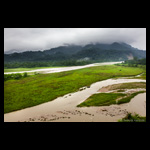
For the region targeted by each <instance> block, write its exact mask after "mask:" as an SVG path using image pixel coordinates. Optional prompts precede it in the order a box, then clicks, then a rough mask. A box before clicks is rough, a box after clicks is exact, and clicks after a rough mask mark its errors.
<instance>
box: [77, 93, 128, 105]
mask: <svg viewBox="0 0 150 150" xmlns="http://www.w3.org/2000/svg"><path fill="white" fill-rule="evenodd" d="M122 96H126V94H122V93H99V94H94V95H92V96H90V97H89V98H88V99H87V100H86V101H84V102H83V103H81V104H79V105H78V106H77V107H90V106H109V105H112V104H116V99H117V98H120V97H122Z"/></svg>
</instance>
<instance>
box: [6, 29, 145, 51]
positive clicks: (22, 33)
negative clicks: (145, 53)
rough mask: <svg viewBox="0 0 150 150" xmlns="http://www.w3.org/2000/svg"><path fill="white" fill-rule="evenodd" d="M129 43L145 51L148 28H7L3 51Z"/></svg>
mask: <svg viewBox="0 0 150 150" xmlns="http://www.w3.org/2000/svg"><path fill="white" fill-rule="evenodd" d="M91 42H92V43H96V42H100V43H113V42H126V43H128V44H131V45H132V46H134V47H136V48H139V49H144V50H145V49H146V28H4V51H5V52H6V51H9V50H12V49H16V50H18V51H24V50H44V49H50V48H53V47H57V46H61V45H64V44H65V43H68V44H77V45H78V44H79V45H85V44H88V43H91Z"/></svg>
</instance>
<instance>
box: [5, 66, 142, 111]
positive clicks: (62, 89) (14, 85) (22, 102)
mask: <svg viewBox="0 0 150 150" xmlns="http://www.w3.org/2000/svg"><path fill="white" fill-rule="evenodd" d="M142 72H144V70H143V69H142V68H137V67H136V68H134V67H122V66H115V65H110V66H96V67H90V68H84V69H80V70H73V71H67V72H60V73H52V74H39V75H35V76H29V77H27V78H23V79H20V80H8V81H5V82H4V113H8V112H12V111H15V110H20V109H23V108H27V107H31V106H35V105H38V104H41V103H44V102H48V101H52V100H54V99H55V98H57V97H59V96H63V95H65V94H67V93H71V92H76V91H78V90H79V88H81V87H83V86H89V85H91V84H92V83H94V82H97V81H101V80H105V79H108V78H114V77H124V76H134V75H138V74H141V73H142Z"/></svg>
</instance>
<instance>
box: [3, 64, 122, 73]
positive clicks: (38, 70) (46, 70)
mask: <svg viewBox="0 0 150 150" xmlns="http://www.w3.org/2000/svg"><path fill="white" fill-rule="evenodd" d="M117 63H121V62H105V63H94V64H89V65H84V66H73V67H60V68H47V69H36V70H31V71H18V72H4V74H12V73H24V72H27V73H31V72H37V73H43V74H47V73H55V72H63V71H71V70H77V69H83V68H88V67H94V66H103V65H113V64H117Z"/></svg>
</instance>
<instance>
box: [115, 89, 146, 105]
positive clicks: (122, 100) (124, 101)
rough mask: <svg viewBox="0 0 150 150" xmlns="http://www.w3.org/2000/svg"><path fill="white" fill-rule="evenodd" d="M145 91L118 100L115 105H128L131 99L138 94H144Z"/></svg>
mask: <svg viewBox="0 0 150 150" xmlns="http://www.w3.org/2000/svg"><path fill="white" fill-rule="evenodd" d="M145 92H146V91H139V92H135V93H132V94H129V95H128V96H127V97H125V98H122V99H120V100H119V101H118V102H117V104H123V103H128V102H130V100H131V99H132V98H134V97H135V96H136V95H138V94H140V93H145Z"/></svg>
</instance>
